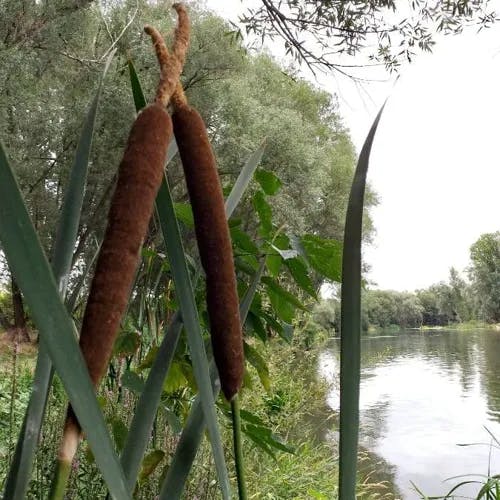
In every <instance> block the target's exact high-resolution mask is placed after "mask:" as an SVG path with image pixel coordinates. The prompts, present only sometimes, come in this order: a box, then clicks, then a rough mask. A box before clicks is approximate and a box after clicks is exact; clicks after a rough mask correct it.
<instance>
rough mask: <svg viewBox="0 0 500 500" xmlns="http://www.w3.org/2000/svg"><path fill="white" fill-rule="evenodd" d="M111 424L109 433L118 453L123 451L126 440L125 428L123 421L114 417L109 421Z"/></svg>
mask: <svg viewBox="0 0 500 500" xmlns="http://www.w3.org/2000/svg"><path fill="white" fill-rule="evenodd" d="M110 424H111V432H112V433H113V439H114V440H115V443H116V447H117V449H118V451H121V450H122V449H123V446H124V445H125V440H126V439H127V432H128V429H127V426H126V425H125V423H124V422H123V420H122V419H121V418H120V417H118V416H114V417H112V418H111V421H110Z"/></svg>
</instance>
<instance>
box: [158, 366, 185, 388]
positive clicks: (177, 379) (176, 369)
mask: <svg viewBox="0 0 500 500" xmlns="http://www.w3.org/2000/svg"><path fill="white" fill-rule="evenodd" d="M186 385H188V381H187V378H186V377H185V376H184V373H183V371H182V366H181V365H180V363H178V362H175V361H174V362H173V363H172V364H171V365H170V369H169V370H168V375H167V378H166V379H165V383H164V384H163V390H164V391H165V392H169V393H170V392H174V391H176V390H177V389H180V388H181V387H185V386H186Z"/></svg>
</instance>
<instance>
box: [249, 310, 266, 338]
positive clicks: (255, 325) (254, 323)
mask: <svg viewBox="0 0 500 500" xmlns="http://www.w3.org/2000/svg"><path fill="white" fill-rule="evenodd" d="M245 326H246V327H248V328H250V329H251V330H252V331H253V332H255V334H256V335H257V337H259V339H260V340H262V342H267V332H266V329H265V328H264V325H263V324H262V321H261V319H260V318H259V316H257V315H256V314H253V313H252V312H251V311H250V312H249V313H248V316H247V320H246V322H245Z"/></svg>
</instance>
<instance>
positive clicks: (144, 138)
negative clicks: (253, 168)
mask: <svg viewBox="0 0 500 500" xmlns="http://www.w3.org/2000/svg"><path fill="white" fill-rule="evenodd" d="M182 12H183V14H182V16H181V17H182V23H184V24H185V23H186V17H187V15H186V13H185V11H182ZM179 22H180V24H182V23H181V19H179ZM146 31H147V32H148V33H150V34H151V36H152V38H153V41H154V43H155V49H156V53H157V56H158V60H159V63H160V68H161V75H162V76H161V79H160V83H159V85H158V91H157V98H156V102H155V103H153V104H150V105H149V106H147V107H146V108H145V109H144V110H143V111H142V112H141V113H139V115H138V116H137V118H136V120H135V122H134V124H133V126H132V129H131V131H130V134H129V138H128V142H127V146H126V149H125V153H124V155H123V159H122V161H121V163H120V167H119V170H118V181H117V184H116V188H115V192H114V194H113V198H112V200H111V204H110V209H109V214H108V225H107V227H106V232H105V235H104V239H103V243H102V246H101V250H100V252H99V257H98V259H97V264H96V269H95V272H94V278H93V280H92V284H91V288H90V293H89V297H88V300H87V305H86V308H85V313H84V316H83V323H82V329H81V334H80V348H81V350H82V354H83V357H84V359H85V361H86V363H87V368H88V370H89V375H90V378H91V379H92V382H93V384H94V385H95V386H97V385H98V384H99V382H100V380H101V378H102V377H103V375H104V373H105V372H106V369H107V366H108V363H109V358H110V357H111V353H112V349H113V344H114V342H115V339H116V335H117V333H118V329H119V326H120V322H121V319H122V317H123V314H124V313H125V310H126V307H127V302H128V299H129V295H130V289H131V287H132V284H133V281H134V276H135V273H136V270H137V265H138V263H139V258H140V253H139V252H140V248H141V245H142V242H143V239H144V237H145V235H146V232H147V229H148V225H149V219H150V218H151V214H152V212H153V206H154V201H155V198H156V194H157V192H158V188H159V187H160V184H161V180H162V177H163V169H164V165H165V161H166V156H167V148H168V145H169V143H170V141H171V138H172V120H171V118H170V115H169V114H168V113H167V110H166V109H165V105H166V104H168V100H169V98H170V96H171V95H172V93H173V92H174V90H175V88H176V86H177V82H178V81H179V77H180V73H181V70H182V65H181V64H180V63H179V60H178V59H177V58H176V57H171V56H169V54H168V50H167V49H166V47H165V44H164V42H163V40H162V39H161V36H160V35H159V33H158V32H157V31H156V30H155V29H154V28H151V27H148V28H147V29H146ZM185 42H186V41H185V40H183V42H182V43H185ZM79 434H80V426H79V424H78V421H77V419H76V416H75V415H74V413H73V411H72V409H71V407H69V408H68V413H67V418H66V423H65V426H64V435H63V441H62V443H61V446H60V448H59V464H58V471H57V473H56V479H55V481H54V482H53V485H54V486H55V487H54V488H53V490H52V491H53V493H54V494H53V497H52V498H59V497H60V498H62V496H60V495H63V494H64V487H65V483H66V481H67V478H68V476H69V471H70V467H69V466H68V464H71V461H72V459H73V456H74V454H75V452H76V449H77V446H78V441H79V437H80V436H79Z"/></svg>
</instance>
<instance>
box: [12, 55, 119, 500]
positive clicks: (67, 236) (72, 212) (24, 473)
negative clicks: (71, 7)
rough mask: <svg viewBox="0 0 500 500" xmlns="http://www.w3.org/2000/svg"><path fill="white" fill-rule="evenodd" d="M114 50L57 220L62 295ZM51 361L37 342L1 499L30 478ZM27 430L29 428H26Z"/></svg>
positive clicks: (55, 265)
mask: <svg viewBox="0 0 500 500" xmlns="http://www.w3.org/2000/svg"><path fill="white" fill-rule="evenodd" d="M115 52H116V51H112V52H111V53H110V55H109V56H108V59H107V60H106V64H105V67H104V71H103V73H102V76H101V79H100V82H99V85H98V87H97V92H96V95H95V97H94V99H93V100H92V102H91V103H90V106H89V110H88V112H87V117H86V119H85V123H84V125H83V129H82V132H81V134H80V138H79V141H78V145H77V148H76V153H75V159H74V161H73V166H72V168H71V173H70V178H69V182H68V185H67V188H66V192H65V196H64V201H63V206H62V209H61V216H60V219H59V223H58V227H57V231H56V235H57V236H56V242H55V244H54V251H53V258H52V271H53V273H54V277H55V279H56V282H57V284H58V287H59V290H60V293H61V295H62V296H63V297H64V296H65V294H66V286H67V282H68V276H69V273H70V270H71V261H72V257H73V250H74V248H75V241H76V237H77V233H78V225H79V222H80V213H81V208H82V204H83V196H84V192H85V184H86V181H87V171H88V164H89V157H90V151H91V148H92V137H93V134H94V126H95V118H96V115H97V110H98V107H99V99H100V96H101V91H102V86H103V81H104V78H105V77H106V73H107V71H108V68H109V65H110V63H111V61H112V59H113V56H114V54H115ZM52 374H53V370H52V363H51V361H50V358H49V355H48V352H47V348H46V346H45V343H44V342H43V341H42V342H41V343H40V349H39V352H38V358H37V364H36V368H35V375H34V378H33V390H32V394H31V396H30V401H29V404H28V407H27V408H26V413H25V416H24V420H23V425H22V429H21V432H20V434H19V438H18V442H17V445H16V451H15V454H14V458H13V461H12V464H11V467H10V470H9V475H8V477H7V481H6V485H5V491H4V498H5V500H10V499H11V498H24V497H25V495H26V490H27V488H28V483H29V481H30V478H31V469H32V466H33V457H34V454H35V450H36V446H37V442H38V438H39V435H40V429H41V426H42V421H43V417H44V414H45V406H46V402H47V397H48V392H49V389H50V385H51V382H52ZM27 429H28V431H27Z"/></svg>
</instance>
